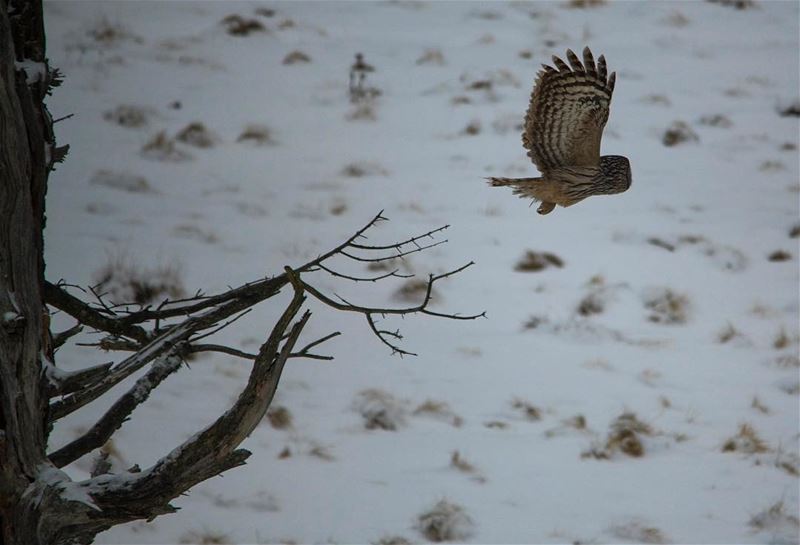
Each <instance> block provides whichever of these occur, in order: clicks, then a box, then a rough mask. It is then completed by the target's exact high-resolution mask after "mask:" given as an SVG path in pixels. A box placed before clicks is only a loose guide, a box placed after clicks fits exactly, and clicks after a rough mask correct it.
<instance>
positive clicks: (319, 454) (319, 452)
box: [308, 443, 336, 462]
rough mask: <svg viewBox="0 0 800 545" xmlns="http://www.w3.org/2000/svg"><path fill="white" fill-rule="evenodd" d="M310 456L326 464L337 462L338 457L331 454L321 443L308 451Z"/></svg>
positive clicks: (313, 445) (315, 444)
mask: <svg viewBox="0 0 800 545" xmlns="http://www.w3.org/2000/svg"><path fill="white" fill-rule="evenodd" d="M308 455H309V456H313V457H314V458H319V459H320V460H324V461H326V462H333V461H334V460H336V457H335V456H334V455H333V454H332V453H331V451H330V448H328V447H326V446H325V445H321V444H319V443H314V444H312V446H311V448H310V449H308Z"/></svg>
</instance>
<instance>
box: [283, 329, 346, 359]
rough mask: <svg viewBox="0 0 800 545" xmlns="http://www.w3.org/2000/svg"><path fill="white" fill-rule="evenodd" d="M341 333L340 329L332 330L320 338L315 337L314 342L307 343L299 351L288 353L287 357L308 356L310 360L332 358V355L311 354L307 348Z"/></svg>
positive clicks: (309, 348)
mask: <svg viewBox="0 0 800 545" xmlns="http://www.w3.org/2000/svg"><path fill="white" fill-rule="evenodd" d="M341 334H342V333H341V332H340V331H334V332H333V333H330V334H329V335H325V336H324V337H322V338H321V339H317V340H316V341H314V342H311V343H308V344H307V345H305V346H304V347H303V348H302V349H300V351H299V352H292V353H291V354H289V357H290V358H309V359H312V360H332V359H333V356H321V355H319V354H312V353H310V352H309V350H311V349H312V348H314V347H315V346H318V345H320V344H322V343H324V342H325V341H329V340H331V339H333V338H334V337H338V336H339V335H341Z"/></svg>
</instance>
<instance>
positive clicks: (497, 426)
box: [483, 420, 508, 430]
mask: <svg viewBox="0 0 800 545" xmlns="http://www.w3.org/2000/svg"><path fill="white" fill-rule="evenodd" d="M483 425H484V426H486V427H487V428H489V429H493V430H505V429H507V428H508V423H507V422H502V421H500V420H490V421H488V422H484V424H483Z"/></svg>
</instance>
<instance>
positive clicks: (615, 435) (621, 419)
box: [581, 412, 654, 460]
mask: <svg viewBox="0 0 800 545" xmlns="http://www.w3.org/2000/svg"><path fill="white" fill-rule="evenodd" d="M653 433H654V432H653V429H652V428H651V427H650V425H649V424H647V423H645V422H643V421H641V420H639V418H638V417H637V416H636V414H634V413H631V412H624V413H622V414H621V415H619V416H618V417H617V418H615V419H614V420H613V421H612V422H611V425H610V426H609V431H608V437H607V438H606V442H605V445H595V446H593V447H591V448H590V449H589V450H588V451H586V452H584V453H583V454H581V457H582V458H597V459H598V460H608V459H610V458H611V457H612V456H613V455H614V453H615V452H617V451H619V452H622V453H624V454H627V455H628V456H631V457H634V458H641V457H642V456H644V454H645V448H644V444H643V443H642V439H641V436H643V435H645V436H650V435H653Z"/></svg>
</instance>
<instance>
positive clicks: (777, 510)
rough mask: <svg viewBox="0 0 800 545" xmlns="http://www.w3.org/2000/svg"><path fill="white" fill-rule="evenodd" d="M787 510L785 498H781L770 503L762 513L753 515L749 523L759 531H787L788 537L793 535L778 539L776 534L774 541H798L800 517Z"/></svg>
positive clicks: (779, 532) (781, 532)
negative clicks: (785, 538)
mask: <svg viewBox="0 0 800 545" xmlns="http://www.w3.org/2000/svg"><path fill="white" fill-rule="evenodd" d="M786 511H787V510H786V506H785V505H784V503H783V500H781V501H778V502H775V503H774V504H772V505H770V506H769V507H768V508H766V509H764V510H763V511H761V512H760V513H756V514H755V515H753V516H752V517H751V518H750V521H749V522H748V523H747V524H748V525H749V526H750V527H751V528H753V529H754V530H756V531H759V532H760V531H763V530H768V531H770V532H773V533H774V534H783V533H786V534H787V536H786V537H789V536H790V535H791V536H793V537H790V538H789V539H788V540H786V541H784V540H781V539H777V536H776V538H775V539H774V540H773V541H772V543H784V542H785V543H789V542H792V541H793V542H796V539H797V529H798V528H800V519H798V518H797V515H795V514H793V513H787V512H786Z"/></svg>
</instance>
